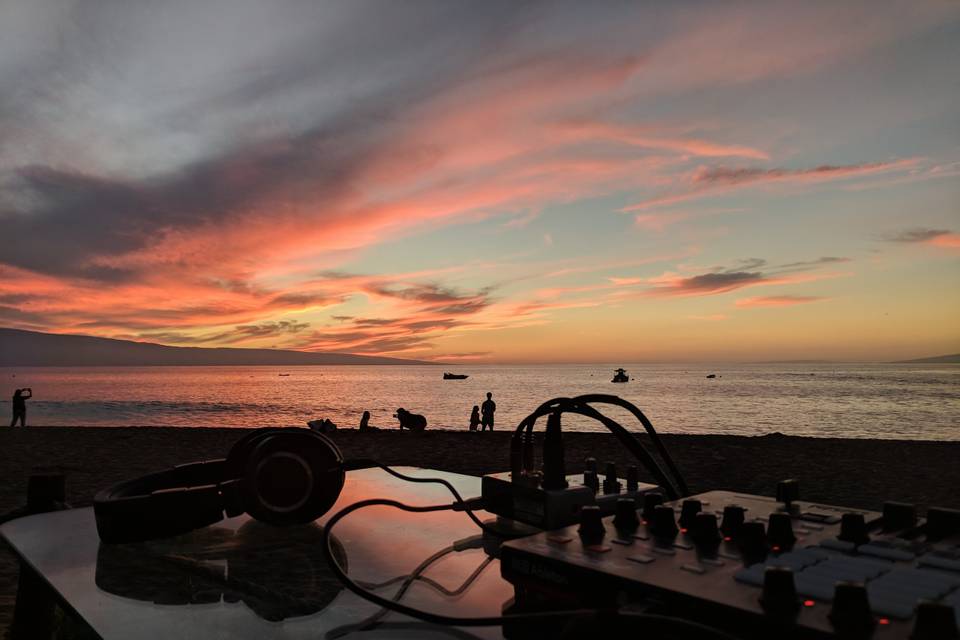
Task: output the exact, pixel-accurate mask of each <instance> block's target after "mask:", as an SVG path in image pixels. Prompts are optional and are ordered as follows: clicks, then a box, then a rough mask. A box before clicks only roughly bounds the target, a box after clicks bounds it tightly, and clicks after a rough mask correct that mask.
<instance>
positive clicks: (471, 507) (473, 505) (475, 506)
mask: <svg viewBox="0 0 960 640" xmlns="http://www.w3.org/2000/svg"><path fill="white" fill-rule="evenodd" d="M483 507H484V501H483V498H482V497H481V496H477V497H476V498H467V499H466V500H460V501H459V502H454V503H453V510H454V511H478V510H480V509H483Z"/></svg>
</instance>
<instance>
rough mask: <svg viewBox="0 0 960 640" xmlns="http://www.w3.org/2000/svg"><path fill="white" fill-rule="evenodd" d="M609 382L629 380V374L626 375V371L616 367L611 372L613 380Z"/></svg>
mask: <svg viewBox="0 0 960 640" xmlns="http://www.w3.org/2000/svg"><path fill="white" fill-rule="evenodd" d="M610 382H630V376H628V375H627V372H626V371H624V370H623V369H617V370H616V371H615V372H614V373H613V380H611V381H610Z"/></svg>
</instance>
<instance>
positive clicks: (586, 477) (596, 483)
mask: <svg viewBox="0 0 960 640" xmlns="http://www.w3.org/2000/svg"><path fill="white" fill-rule="evenodd" d="M583 484H584V486H587V487H590V488H591V489H593V492H594V493H596V492H597V491H599V490H600V479H599V478H598V477H597V472H596V471H589V470H587V471H584V472H583Z"/></svg>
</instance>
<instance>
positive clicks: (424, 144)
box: [0, 0, 960, 363]
mask: <svg viewBox="0 0 960 640" xmlns="http://www.w3.org/2000/svg"><path fill="white" fill-rule="evenodd" d="M958 69H960V3H957V2H947V1H944V2H927V1H921V0H909V1H907V2H902V3H896V2H877V1H871V2H863V3H854V2H842V3H837V2H790V3H784V4H780V3H776V2H754V3H717V2H674V3H652V2H651V3H647V2H636V3H629V2H598V3H593V2H591V3H586V2H576V3H546V4H539V3H532V2H531V3H519V2H513V1H511V2H504V3H497V2H489V1H484V2H472V3H466V2H452V1H440V2H426V1H421V0H416V1H411V2H392V1H389V0H381V1H379V2H364V1H357V0H350V1H345V2H334V3H321V2H286V3H284V2H273V1H271V2H266V1H263V2H242V1H238V0H189V1H183V2H174V1H166V0H165V1H155V2H131V1H117V2H112V1H102V2H76V3H71V2H67V1H57V2H44V1H39V0H13V1H8V2H3V3H0V229H2V237H3V242H2V246H3V251H2V253H0V326H7V327H15V328H21V329H32V330H38V331H52V332H58V333H79V334H88V335H97V336H104V337H113V338H125V339H134V340H145V341H152V342H161V343H164V344H170V345H179V346H244V347H247V346H250V347H253V346H256V347H278V348H294V349H306V350H320V351H343V352H353V353H366V354H384V355H395V356H400V357H407V358H421V359H436V360H442V361H445V362H458V361H463V362H474V361H475V362H624V363H626V362H634V361H708V360H724V361H726V360H772V359H800V358H802V359H832V360H848V359H853V360H891V359H898V358H910V357H920V356H928V355H939V354H943V353H956V352H960V72H958Z"/></svg>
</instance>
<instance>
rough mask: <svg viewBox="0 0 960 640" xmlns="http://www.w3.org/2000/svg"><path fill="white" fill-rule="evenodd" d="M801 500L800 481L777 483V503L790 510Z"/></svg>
mask: <svg viewBox="0 0 960 640" xmlns="http://www.w3.org/2000/svg"><path fill="white" fill-rule="evenodd" d="M799 498H800V482H799V481H798V480H793V479H790V480H781V481H780V482H778V483H777V502H782V503H783V506H785V507H786V508H787V510H790V509H791V507H792V505H791V503H792V502H793V501H794V500H797V499H799Z"/></svg>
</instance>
